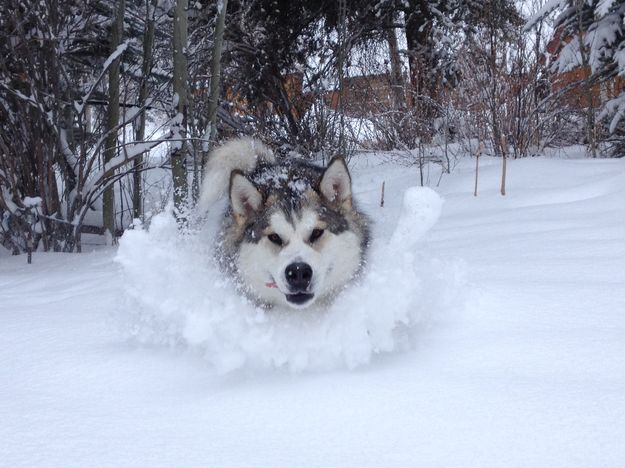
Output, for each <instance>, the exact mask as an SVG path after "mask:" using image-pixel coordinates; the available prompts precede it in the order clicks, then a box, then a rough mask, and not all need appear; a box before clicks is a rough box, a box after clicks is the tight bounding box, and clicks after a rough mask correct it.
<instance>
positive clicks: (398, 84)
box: [386, 27, 406, 110]
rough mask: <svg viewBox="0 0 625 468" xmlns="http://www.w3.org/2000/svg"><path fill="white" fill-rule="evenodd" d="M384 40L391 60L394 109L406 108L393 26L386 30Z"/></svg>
mask: <svg viewBox="0 0 625 468" xmlns="http://www.w3.org/2000/svg"><path fill="white" fill-rule="evenodd" d="M386 42H387V43H388V50H389V58H390V62H391V74H390V81H391V83H390V84H391V89H392V91H393V99H394V101H395V102H394V103H393V104H394V108H395V110H405V109H406V91H405V88H404V79H403V77H402V73H401V60H400V58H399V46H398V45H397V36H396V35H395V28H392V27H389V28H388V29H387V30H386Z"/></svg>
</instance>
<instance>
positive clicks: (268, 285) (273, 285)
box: [265, 283, 278, 288]
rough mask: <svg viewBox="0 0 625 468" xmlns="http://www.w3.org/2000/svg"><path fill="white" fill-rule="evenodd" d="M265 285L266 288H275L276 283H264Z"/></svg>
mask: <svg viewBox="0 0 625 468" xmlns="http://www.w3.org/2000/svg"><path fill="white" fill-rule="evenodd" d="M265 286H267V287H268V288H277V287H278V285H277V284H276V283H265Z"/></svg>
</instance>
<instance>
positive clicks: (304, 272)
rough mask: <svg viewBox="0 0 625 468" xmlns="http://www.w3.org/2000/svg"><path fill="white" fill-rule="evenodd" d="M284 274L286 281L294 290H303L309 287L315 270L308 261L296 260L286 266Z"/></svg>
mask: <svg viewBox="0 0 625 468" xmlns="http://www.w3.org/2000/svg"><path fill="white" fill-rule="evenodd" d="M284 275H285V276H286V282H287V283H288V284H289V286H290V287H291V289H292V290H293V291H296V292H302V291H306V289H308V286H309V285H310V280H311V279H312V275H313V270H312V268H311V267H310V265H309V264H308V263H304V262H296V263H291V264H290V265H289V266H287V267H286V270H284Z"/></svg>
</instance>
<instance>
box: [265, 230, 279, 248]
mask: <svg viewBox="0 0 625 468" xmlns="http://www.w3.org/2000/svg"><path fill="white" fill-rule="evenodd" d="M267 239H269V240H270V241H271V242H273V243H274V244H276V245H282V237H280V236H279V235H278V234H276V233H275V232H274V233H273V234H269V235H268V236H267Z"/></svg>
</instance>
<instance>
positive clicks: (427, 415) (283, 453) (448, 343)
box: [0, 158, 625, 467]
mask: <svg viewBox="0 0 625 468" xmlns="http://www.w3.org/2000/svg"><path fill="white" fill-rule="evenodd" d="M473 163H474V161H469V160H466V161H463V162H462V163H461V164H460V165H459V167H458V168H457V169H456V170H455V172H454V173H453V174H452V175H450V176H445V177H443V179H442V182H441V186H440V188H438V189H437V190H438V191H439V193H441V194H442V196H443V197H444V199H445V203H444V206H443V210H442V216H441V218H440V220H439V222H438V223H437V224H436V225H435V226H434V227H433V228H432V230H430V231H429V232H428V233H427V234H426V235H425V237H424V238H423V239H422V240H421V241H420V242H418V243H417V244H416V246H415V249H414V251H413V252H410V253H409V256H412V257H413V258H412V259H411V260H416V261H417V263H416V265H417V267H419V265H424V268H422V269H420V268H416V269H411V270H410V274H411V275H413V278H414V280H415V282H416V283H417V288H416V289H415V291H416V292H417V293H418V297H416V298H414V299H413V298H409V299H406V295H408V296H409V294H410V293H408V292H407V291H405V289H406V288H405V287H397V288H394V289H390V288H389V289H385V290H384V291H380V288H377V289H376V288H373V287H370V288H367V287H364V285H366V284H367V281H372V280H371V279H367V280H365V282H364V284H363V285H362V286H357V288H356V289H354V290H352V293H353V295H352V296H349V291H348V292H347V294H346V297H345V298H341V299H340V300H339V304H340V301H341V300H343V301H345V304H344V307H345V308H346V309H347V308H348V306H349V308H350V310H351V309H353V306H354V305H355V304H359V305H360V304H365V306H364V308H363V309H362V310H363V311H364V312H363V314H364V316H365V317H368V318H367V320H369V319H374V318H375V317H376V316H375V315H374V314H373V312H374V311H375V310H376V309H379V310H380V313H381V317H384V318H385V321H383V325H384V326H383V327H382V329H383V330H384V331H385V334H384V336H385V337H386V338H389V337H391V341H390V342H389V341H388V340H387V341H384V340H382V341H381V342H382V343H386V344H387V345H388V346H387V348H383V349H378V348H379V347H376V346H374V345H372V340H369V341H367V340H365V339H364V336H365V335H364V334H362V333H359V332H358V330H360V331H362V330H363V328H362V327H363V324H364V323H366V324H367V325H366V327H369V328H371V327H374V326H375V325H377V324H375V323H373V324H372V323H371V322H368V321H366V320H365V321H363V316H362V315H358V314H357V313H354V312H353V310H351V314H350V311H348V310H346V312H347V316H348V317H342V316H340V315H339V314H338V312H339V311H340V310H341V309H340V308H339V307H338V305H337V309H335V310H334V311H331V312H334V313H335V316H334V317H335V321H334V322H331V323H326V324H325V326H326V328H325V329H324V330H325V331H324V333H325V335H324V336H323V337H320V336H318V335H315V336H314V337H313V338H314V339H313V338H311V335H296V336H297V337H298V340H299V344H303V345H310V344H311V343H312V344H313V346H312V347H309V348H307V349H306V350H305V353H304V356H305V357H306V359H303V360H298V359H297V353H296V349H297V344H298V342H296V341H295V340H293V341H288V340H287V337H288V336H290V335H288V333H284V330H281V331H280V332H279V333H278V334H277V335H275V334H274V335H271V334H266V335H264V337H261V338H263V339H264V340H265V341H262V340H261V341H254V340H255V339H256V338H258V336H256V335H254V336H252V334H251V331H253V330H259V329H258V328H254V326H250V325H249V324H247V325H244V326H239V325H237V326H239V328H236V327H235V328H234V331H232V330H230V332H231V334H230V335H227V334H226V335H224V334H223V333H222V335H221V336H220V337H218V338H214V337H213V336H211V334H210V330H211V326H209V325H207V324H206V323H205V320H204V319H202V317H195V319H197V320H198V321H197V322H193V321H191V322H188V321H187V320H188V319H189V318H190V317H191V316H193V315H194V314H196V315H197V314H198V313H199V311H200V308H198V307H197V306H198V303H197V302H195V301H196V300H197V299H198V298H199V297H200V293H199V292H198V290H197V289H196V288H197V287H198V284H197V283H196V280H197V278H201V277H202V276H201V275H202V274H206V269H205V267H203V266H202V265H203V264H202V263H197V262H198V260H199V259H200V258H202V256H201V255H200V254H201V253H202V252H201V251H200V252H198V251H197V250H194V248H195V247H193V246H189V245H187V246H186V247H185V246H184V245H183V246H182V247H181V246H180V245H173V246H172V245H167V242H169V241H170V240H171V237H168V233H167V222H165V221H164V222H163V225H162V226H161V227H162V231H161V233H162V234H163V235H164V237H162V238H159V235H158V228H156V229H155V230H154V231H151V232H149V233H142V232H140V231H137V232H135V233H133V234H132V235H131V236H130V237H129V238H128V239H127V240H128V241H129V242H128V244H127V246H129V247H130V246H132V247H134V248H136V250H137V251H138V252H137V255H141V256H143V260H144V263H143V264H142V263H141V262H140V260H141V258H134V259H133V257H132V256H131V255H130V253H129V252H126V253H124V251H123V249H124V248H125V247H124V244H123V243H122V247H121V250H120V252H119V257H121V260H122V264H121V265H120V264H119V263H116V262H114V260H113V259H114V257H115V256H116V255H117V253H116V252H115V251H113V250H98V251H96V252H93V253H89V254H83V255H60V254H59V255H55V254H36V255H35V256H34V264H33V265H26V264H25V259H24V258H21V257H17V258H16V257H7V256H0V307H1V312H0V320H1V325H2V327H1V328H0V421H1V422H2V423H1V424H0V441H1V442H0V466H11V467H13V466H86V465H88V466H228V467H238V466H272V467H276V466H285V467H292V466H341V467H342V466H358V467H363V466H376V467H377V466H402V467H403V466H463V467H465V466H549V467H553V466H562V467H571V466H584V467H586V466H597V467H605V466H614V467H617V466H622V464H623V460H625V444H623V440H625V272H624V271H625V269H624V267H623V265H625V213H624V211H623V210H624V208H623V206H624V205H623V200H624V199H625V161H621V160H592V161H591V160H556V159H546V158H533V159H524V160H518V161H510V163H509V180H508V195H507V196H506V197H501V196H500V195H499V194H498V183H499V180H498V178H499V173H500V166H499V161H496V160H489V159H486V158H484V161H483V163H482V165H481V173H480V193H479V196H478V197H477V198H474V197H473V196H472V191H473ZM382 180H385V181H386V206H385V207H384V208H379V207H378V201H379V191H380V185H381V182H382ZM415 180H417V174H416V173H415V169H414V168H405V167H399V166H394V165H392V164H388V163H387V164H385V165H379V164H378V162H376V160H374V159H370V160H368V161H367V160H363V161H359V163H358V170H357V171H355V191H356V193H357V194H358V197H359V198H360V199H361V200H362V201H363V203H362V204H363V205H364V207H365V208H366V210H367V211H368V212H370V213H371V214H372V216H373V217H374V218H375V219H376V222H377V224H376V228H375V235H376V238H377V239H379V245H377V246H376V249H375V251H376V252H378V253H379V255H380V256H379V257H375V258H379V260H376V262H379V263H375V264H377V265H378V267H379V269H378V270H376V271H378V272H379V271H383V272H384V271H388V272H391V274H390V276H389V277H388V278H382V279H381V280H380V281H381V282H382V285H383V286H384V287H386V286H388V285H395V281H396V280H397V281H400V280H401V278H402V276H401V275H400V274H398V273H395V274H396V276H393V273H392V268H391V266H389V265H394V266H396V267H401V268H404V269H405V268H406V264H402V263H401V262H399V261H398V262H394V261H393V259H392V258H389V255H383V254H381V253H388V250H386V251H385V250H384V249H391V252H395V253H397V252H398V250H397V248H398V247H397V246H398V245H405V241H401V242H399V241H397V242H395V241H394V242H391V243H388V240H389V239H391V235H392V232H393V230H394V229H395V225H396V222H397V219H398V218H399V212H400V205H401V203H400V201H401V199H402V196H403V193H404V191H405V189H406V188H407V187H409V186H411V185H414V183H415ZM408 206H409V207H410V206H414V205H413V204H410V203H409V205H408ZM426 211H427V210H426ZM421 212H423V211H421ZM407 226H408V229H407V231H406V230H401V229H400V230H399V231H398V232H399V233H401V232H404V233H406V232H407V233H408V235H409V236H410V233H411V232H412V233H413V234H418V233H414V232H413V230H412V229H411V228H410V227H411V226H412V227H414V224H413V223H407ZM133 236H135V238H134V239H132V237H133ZM397 236H400V234H397V235H396V237H395V239H396V240H397ZM409 238H414V237H409ZM167 239H169V240H167ZM172 242H173V241H172ZM150 243H154V244H155V246H156V249H155V250H153V251H152V252H158V255H157V256H155V257H156V258H155V257H153V256H151V255H150V256H148V255H147V252H149V251H150V250H149V249H148V248H147V247H148V245H149V244H150ZM163 245H165V247H163ZM389 246H392V247H389ZM168 247H171V248H168ZM187 249H188V250H187ZM393 249H395V250H393ZM130 250H132V249H130ZM185 252H186V254H188V255H189V256H188V257H185V258H184V260H185V261H187V260H188V261H189V262H191V261H193V260H195V262H196V263H191V264H184V265H185V267H184V268H186V269H182V267H181V258H180V254H184V253H185ZM375 258H374V260H375ZM124 259H125V260H124ZM124 261H125V262H126V263H124ZM132 261H134V262H135V266H136V268H137V269H138V270H137V272H138V273H140V274H139V275H138V276H133V271H132V265H130V264H131V263H132ZM384 261H387V262H388V264H384V263H383V262H384ZM129 262H130V264H129ZM419 262H421V263H419ZM412 265H414V263H411V262H410V263H409V266H412ZM146 266H147V267H148V268H146ZM129 267H130V270H129ZM122 268H123V269H124V270H122ZM401 268H400V270H401ZM387 269H388V270H387ZM148 271H149V272H150V275H151V276H149V277H148V278H152V279H153V282H152V285H153V289H152V290H150V289H149V284H150V283H149V282H144V281H143V279H145V278H144V277H145V276H146V275H147V272H148ZM183 271H184V272H186V273H189V275H190V276H191V277H190V278H189V282H188V283H183V282H182V281H178V282H177V283H175V284H174V288H173V290H170V291H168V290H165V289H164V288H163V282H162V281H163V279H162V278H163V277H165V278H168V277H171V276H175V274H174V275H172V272H173V273H177V272H183ZM193 273H197V274H198V276H197V277H196V276H193ZM170 279H171V278H170ZM184 284H188V288H189V289H188V290H187V291H186V292H185V291H184V290H183V289H184ZM402 284H403V283H401V281H400V283H399V284H397V285H396V286H401V285H402ZM133 288H134V292H135V293H136V296H134V297H133V294H132V293H133ZM212 288H214V286H213V285H209V286H206V289H204V290H203V292H204V293H205V292H212V291H214V289H212ZM358 288H361V289H358ZM354 291H355V292H354ZM183 293H186V294H183ZM443 296H444V297H443ZM150 297H151V298H152V300H154V304H153V308H152V309H150V308H149V306H150V304H149V302H148V301H149V299H150ZM183 297H188V300H189V301H190V303H189V304H188V305H189V308H188V309H184V310H185V312H184V313H182V311H183V309H182V308H181V301H182V299H183ZM138 299H139V303H137V302H136V301H137V300H138ZM231 299H232V297H231V296H229V295H228V293H224V294H222V295H221V297H220V298H219V300H221V301H225V302H226V303H229V304H231V305H232V303H231V302H228V301H230V300H231ZM203 300H204V299H203ZM404 300H407V304H409V306H408V305H406V306H404V307H405V309H402V310H404V311H407V312H409V313H413V312H415V311H416V312H415V315H413V316H411V317H412V320H411V321H410V323H409V326H408V327H407V329H408V330H407V331H408V333H404V334H403V335H402V339H401V340H399V341H398V337H397V335H396V334H390V335H389V334H388V330H389V328H388V326H389V325H388V324H389V323H391V322H392V320H391V322H389V321H388V320H386V319H389V318H392V319H395V318H398V317H400V316H401V314H399V315H394V313H395V312H396V311H397V310H399V309H397V308H394V307H396V301H404ZM128 301H130V302H131V303H132V302H133V301H135V302H134V307H129V302H128ZM167 301H170V302H169V305H167ZM131 305H132V304H131ZM413 306H414V307H416V309H415V308H413ZM146 307H147V308H146ZM400 308H401V306H400ZM166 310H171V311H172V316H171V317H169V318H171V320H169V318H167V319H166V320H164V321H163V320H161V321H160V322H159V321H156V322H154V321H149V320H148V322H147V323H141V321H139V322H137V318H141V317H143V318H145V319H150V314H149V313H147V312H146V311H148V312H149V311H152V312H154V311H156V313H157V315H156V318H160V319H162V318H163V311H166ZM189 310H191V311H192V312H193V313H192V314H189V313H188V312H189ZM113 311H117V312H116V313H112V312H113ZM146 313H147V315H146ZM232 313H233V312H232ZM330 315H332V314H330ZM218 317H219V318H224V317H225V316H222V315H219V314H218ZM152 318H154V315H152ZM181 320H182V321H181ZM203 320H204V321H203ZM239 323H240V322H239ZM264 323H266V322H264ZM181 324H182V328H179V327H180V326H181ZM336 324H338V325H344V326H347V325H349V326H347V327H346V328H343V330H341V332H340V333H339V332H336V328H333V325H336ZM351 325H354V328H350V326H351ZM131 326H132V327H135V328H131ZM162 326H166V327H169V328H166V329H163V328H162ZM220 327H221V328H220ZM358 327H361V328H360V329H358ZM366 327H365V328H366ZM375 329H376V330H377V328H375ZM181 330H182V331H181ZM217 330H220V332H227V331H228V328H227V327H226V328H224V327H222V325H219V327H217ZM260 330H266V329H265V328H262V327H261V328H260ZM120 331H121V333H120ZM146 331H147V332H150V333H147V335H145V332H146ZM404 331H406V330H405V329H404ZM332 332H336V334H335V335H333V334H332ZM128 334H131V335H133V334H134V336H135V338H139V337H141V336H143V337H144V338H145V340H144V341H147V342H149V343H151V344H149V345H143V346H138V345H136V344H135V343H134V341H132V340H131V341H128V340H127V339H125V338H124V337H125V336H127V335H128ZM237 336H243V337H245V338H246V340H247V343H248V345H249V346H251V350H252V351H254V350H259V351H260V353H259V354H260V356H257V357H258V359H253V358H252V357H253V356H255V354H254V353H252V352H250V349H249V346H248V348H245V345H244V344H240V347H243V348H244V350H243V352H241V349H238V350H237V352H235V353H234V355H233V358H232V360H229V359H227V357H228V353H226V351H227V349H228V347H229V346H230V347H232V346H231V345H234V344H235V343H234V341H233V338H236V337H237ZM275 336H278V338H280V339H284V340H286V341H284V342H283V343H282V344H283V345H284V346H283V347H282V348H281V351H280V352H277V349H278V348H277V347H276V343H275V342H272V341H271V339H272V338H274V337H275ZM302 337H303V338H302ZM163 338H167V339H169V338H171V340H173V341H175V342H176V344H177V346H174V347H173V348H170V347H169V346H162V345H160V344H155V343H158V342H160V341H162V339H163ZM324 339H326V340H328V343H329V344H331V345H332V349H331V350H326V351H327V353H326V354H325V355H324V354H323V352H324V350H323V346H322V345H323V343H324ZM171 340H170V341H171ZM406 340H408V343H407V344H408V345H409V346H404V345H405V344H406ZM250 343H251V345H250ZM262 343H264V344H262ZM389 343H390V344H389ZM341 344H342V345H344V347H343V348H342V350H339V351H337V346H338V345H341ZM363 344H364V345H363ZM235 348H236V346H235ZM406 348H410V349H406ZM346 350H347V351H346ZM350 350H351V351H350ZM356 350H360V351H359V352H356ZM378 351H394V352H386V353H381V352H378ZM319 353H321V354H319ZM280 359H282V360H280ZM280 364H281V365H280ZM353 366H356V368H355V369H351V370H350V368H351V367H353ZM276 367H278V369H276ZM328 368H331V369H334V370H331V371H328V370H327V369H328ZM232 369H237V370H234V371H231V372H229V373H227V374H224V373H223V371H227V370H232ZM289 369H290V370H295V371H300V372H299V373H292V372H290V371H289ZM324 369H325V371H323V370H324Z"/></svg>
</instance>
